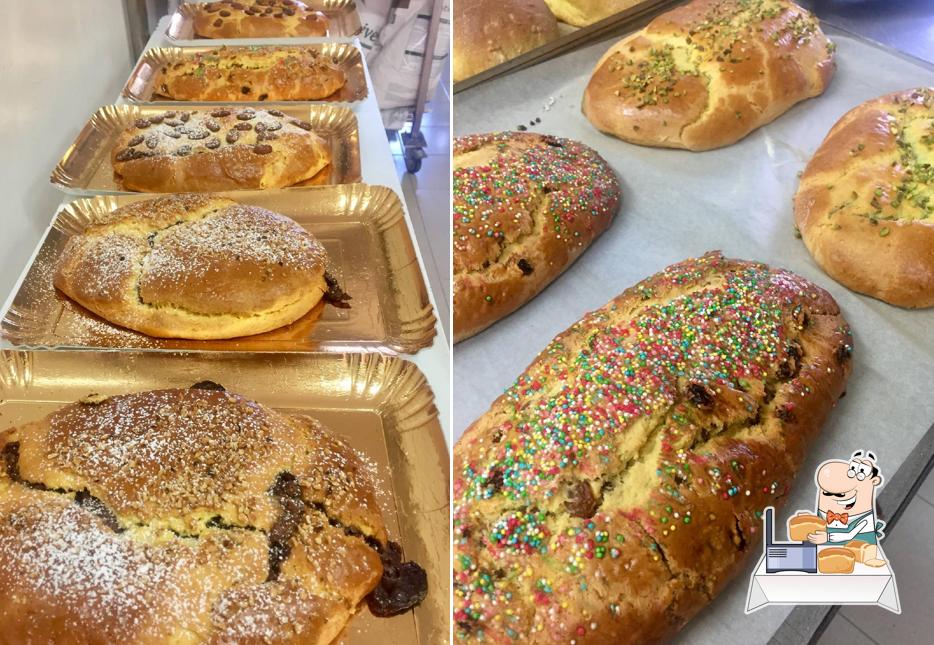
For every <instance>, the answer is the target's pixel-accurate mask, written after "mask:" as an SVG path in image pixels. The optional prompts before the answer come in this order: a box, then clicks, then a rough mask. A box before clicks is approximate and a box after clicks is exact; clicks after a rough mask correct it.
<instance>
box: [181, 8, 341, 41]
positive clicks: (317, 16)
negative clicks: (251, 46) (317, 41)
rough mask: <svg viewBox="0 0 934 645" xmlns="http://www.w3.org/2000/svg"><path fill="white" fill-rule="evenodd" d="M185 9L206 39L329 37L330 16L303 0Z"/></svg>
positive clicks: (196, 29)
mask: <svg viewBox="0 0 934 645" xmlns="http://www.w3.org/2000/svg"><path fill="white" fill-rule="evenodd" d="M184 6H185V10H186V11H188V12H190V13H192V14H193V15H194V25H195V33H197V34H198V35H199V36H201V37H202V38H280V37H283V36H327V35H328V27H329V21H328V18H327V16H325V15H324V14H323V13H321V12H320V11H317V10H314V9H311V8H309V7H308V5H307V4H305V3H304V2H301V1H300V0H239V1H238V0H216V1H215V2H204V3H200V2H192V3H187V4H186V5H184Z"/></svg>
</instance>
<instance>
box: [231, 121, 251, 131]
mask: <svg viewBox="0 0 934 645" xmlns="http://www.w3.org/2000/svg"><path fill="white" fill-rule="evenodd" d="M234 127H235V128H236V129H237V130H240V131H241V132H246V131H247V130H252V129H253V124H252V123H238V124H237V125H235V126H234Z"/></svg>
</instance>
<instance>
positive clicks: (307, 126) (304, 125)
mask: <svg viewBox="0 0 934 645" xmlns="http://www.w3.org/2000/svg"><path fill="white" fill-rule="evenodd" d="M290 123H291V124H292V125H294V126H297V127H299V128H301V129H302V130H309V131H310V130H311V124H310V123H308V121H299V120H298V119H292V120H291V121H290Z"/></svg>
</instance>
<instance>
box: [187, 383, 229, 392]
mask: <svg viewBox="0 0 934 645" xmlns="http://www.w3.org/2000/svg"><path fill="white" fill-rule="evenodd" d="M188 389H189V390H210V391H212V392H226V391H227V388H225V387H224V386H223V385H221V384H220V383H215V382H214V381H198V382H197V383H195V384H194V385H191V386H189V388H188Z"/></svg>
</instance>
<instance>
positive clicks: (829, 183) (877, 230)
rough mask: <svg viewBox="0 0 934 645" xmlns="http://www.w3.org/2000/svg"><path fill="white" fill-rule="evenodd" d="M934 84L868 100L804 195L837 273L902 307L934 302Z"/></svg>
mask: <svg viewBox="0 0 934 645" xmlns="http://www.w3.org/2000/svg"><path fill="white" fill-rule="evenodd" d="M932 123H934V89H931V88H919V89H913V90H904V91H901V92H894V93H892V94H887V95H885V96H881V97H879V98H877V99H873V100H871V101H867V102H866V103H863V104H862V105H859V106H857V107H855V108H853V109H852V110H850V111H849V112H847V113H846V114H845V115H843V117H842V118H841V119H840V120H839V121H838V122H837V123H836V125H834V126H833V128H832V129H831V130H830V133H829V134H828V135H827V138H826V139H824V142H823V143H822V144H821V145H820V147H819V148H818V149H817V152H815V153H814V157H813V158H812V159H811V161H810V162H809V163H808V165H807V168H806V169H805V171H804V174H803V175H802V176H801V183H800V184H799V186H798V192H797V194H796V195H795V223H796V224H797V226H798V229H799V230H800V232H801V237H802V238H803V239H804V243H805V245H806V246H807V248H808V250H809V251H810V252H811V255H813V256H814V259H815V260H816V261H817V263H818V264H819V265H820V266H821V268H822V269H824V271H826V272H827V273H828V274H829V275H830V277H832V278H833V279H834V280H837V281H838V282H840V283H841V284H843V285H844V286H846V287H849V288H850V289H853V290H854V291H858V292H860V293H865V294H868V295H870V296H873V297H874V298H879V299H880V300H884V301H885V302H888V303H891V304H893V305H899V306H901V307H934V169H932V168H934V127H932Z"/></svg>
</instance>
